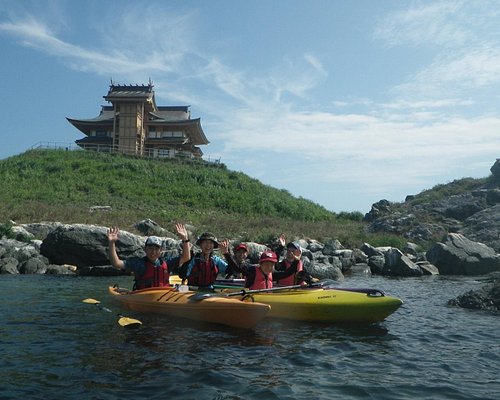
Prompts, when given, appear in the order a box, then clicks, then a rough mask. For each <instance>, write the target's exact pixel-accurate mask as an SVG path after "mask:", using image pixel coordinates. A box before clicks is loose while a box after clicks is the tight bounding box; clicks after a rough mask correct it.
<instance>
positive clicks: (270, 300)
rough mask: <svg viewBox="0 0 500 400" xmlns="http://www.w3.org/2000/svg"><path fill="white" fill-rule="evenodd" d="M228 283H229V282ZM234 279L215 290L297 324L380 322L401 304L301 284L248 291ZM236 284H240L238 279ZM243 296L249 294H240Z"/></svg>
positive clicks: (375, 293)
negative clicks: (311, 322) (304, 286)
mask: <svg viewBox="0 0 500 400" xmlns="http://www.w3.org/2000/svg"><path fill="white" fill-rule="evenodd" d="M230 281H231V280H230ZM234 281H235V280H232V282H229V283H228V284H227V285H225V284H224V282H225V280H222V281H218V283H216V284H215V288H216V289H215V291H216V292H217V293H220V294H219V296H220V295H222V296H228V297H233V296H234V297H236V298H239V299H241V300H244V301H255V302H259V303H264V304H269V305H270V306H271V311H270V312H269V314H268V317H274V318H285V319H291V320H297V321H317V322H364V323H366V322H368V323H372V322H379V321H382V320H384V319H385V318H387V317H388V316H389V315H391V314H392V313H393V312H395V311H396V310H397V309H398V308H399V307H400V306H401V305H402V304H403V302H402V301H401V300H400V299H398V298H396V297H392V296H387V295H386V294H385V293H384V292H382V291H381V290H377V289H339V288H330V287H328V286H325V287H321V286H317V287H314V285H315V284H313V287H306V288H297V287H298V286H300V285H297V286H293V287H289V288H280V287H273V288H272V289H268V290H267V291H266V290H264V291H258V290H257V291H251V290H248V289H244V288H243V287H242V286H237V285H234V284H233V283H234ZM237 281H238V283H239V284H242V283H241V282H240V281H243V282H244V280H237ZM170 282H171V283H172V282H174V283H181V280H180V278H179V277H178V276H176V275H173V276H172V275H171V276H170ZM242 291H244V293H248V294H240V293H242ZM215 296H217V294H213V295H212V294H206V295H200V296H199V298H211V297H215Z"/></svg>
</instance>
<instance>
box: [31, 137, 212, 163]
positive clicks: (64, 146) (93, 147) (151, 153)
mask: <svg viewBox="0 0 500 400" xmlns="http://www.w3.org/2000/svg"><path fill="white" fill-rule="evenodd" d="M35 149H60V150H68V151H69V150H72V151H75V150H89V151H97V152H101V153H115V152H118V153H122V154H127V155H132V156H142V157H145V158H181V159H183V160H193V161H196V160H199V159H198V158H196V157H192V155H191V154H187V153H185V152H176V153H175V155H174V157H171V156H160V155H158V154H157V151H156V152H155V149H154V148H145V149H144V154H142V155H139V154H137V153H135V152H134V151H132V150H130V151H125V150H124V149H118V146H112V145H109V144H86V145H80V146H78V145H76V144H75V143H64V142H38V143H36V144H34V145H33V146H31V147H30V148H29V149H28V150H35ZM155 153H156V154H155ZM202 160H203V161H206V162H210V163H215V164H220V162H221V160H220V157H219V158H214V157H211V156H210V155H208V156H204V158H203V159H202Z"/></svg>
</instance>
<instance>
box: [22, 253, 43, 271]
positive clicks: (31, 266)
mask: <svg viewBox="0 0 500 400" xmlns="http://www.w3.org/2000/svg"><path fill="white" fill-rule="evenodd" d="M18 269H19V272H20V273H21V274H45V272H46V271H47V264H46V263H45V262H44V261H43V260H42V259H40V258H38V257H33V258H30V259H29V260H26V261H23V262H21V263H20V264H19V267H18Z"/></svg>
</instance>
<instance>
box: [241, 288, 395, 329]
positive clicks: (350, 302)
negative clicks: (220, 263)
mask: <svg viewBox="0 0 500 400" xmlns="http://www.w3.org/2000/svg"><path fill="white" fill-rule="evenodd" d="M244 297H245V296H241V297H240V298H242V299H244ZM245 300H250V299H245ZM250 301H256V302H259V303H264V304H269V305H270V306H271V311H270V313H269V314H268V316H269V317H274V318H285V319H291V320H300V321H316V322H365V323H366V322H369V323H373V322H379V321H382V320H384V319H385V318H387V317H388V316H389V315H391V314H392V313H393V312H395V311H396V310H397V309H398V308H399V307H400V306H401V305H402V304H403V302H402V301H401V300H400V299H398V298H396V297H392V296H386V295H383V294H380V295H372V294H370V293H363V292H355V291H347V290H336V289H291V290H286V291H275V292H270V293H256V294H252V295H251V300H250Z"/></svg>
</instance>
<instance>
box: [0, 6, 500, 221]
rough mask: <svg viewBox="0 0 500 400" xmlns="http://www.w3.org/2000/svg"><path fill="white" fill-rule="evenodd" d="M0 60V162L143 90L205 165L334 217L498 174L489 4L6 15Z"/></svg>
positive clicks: (497, 33)
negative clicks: (190, 125)
mask: <svg viewBox="0 0 500 400" xmlns="http://www.w3.org/2000/svg"><path fill="white" fill-rule="evenodd" d="M0 54H1V60H2V61H1V63H0V72H1V75H2V79H1V80H0V117H1V119H2V128H1V130H0V136H1V138H2V140H1V142H0V159H5V158H7V157H10V156H13V155H17V154H20V153H23V152H24V151H26V150H28V149H29V148H30V147H32V146H35V145H37V144H39V143H41V142H42V143H45V144H53V143H60V144H67V143H72V144H74V141H75V140H77V139H81V138H82V137H83V136H82V133H81V132H79V131H78V130H77V129H76V128H74V127H73V126H72V125H70V124H69V123H68V122H67V120H66V117H71V118H81V119H86V118H93V117H96V116H97V115H98V114H99V111H100V109H101V106H102V105H106V104H107V103H106V102H105V100H104V99H103V96H104V95H106V94H107V92H108V89H109V84H110V82H111V80H113V82H114V83H115V84H147V83H148V81H149V79H151V80H152V82H153V84H154V90H155V97H156V103H157V104H158V105H163V106H165V105H190V110H191V116H192V118H201V124H202V127H203V130H204V132H205V135H206V136H207V138H208V139H209V141H210V144H209V145H207V146H202V147H201V149H202V151H203V152H204V154H205V155H204V158H205V159H207V160H218V159H220V161H221V162H222V163H224V164H225V165H226V166H227V167H228V168H229V169H230V170H233V171H241V172H243V173H245V174H247V175H249V176H251V177H253V178H256V179H258V180H260V181H261V182H263V183H264V184H267V185H271V186H273V187H275V188H278V189H284V190H287V191H288V192H290V193H291V194H292V195H294V196H297V197H303V198H306V199H309V200H312V201H313V202H315V203H317V204H320V205H322V206H324V207H325V208H327V209H328V210H331V211H334V212H354V211H359V212H362V213H366V212H368V211H369V210H370V208H371V205H372V204H373V203H375V202H377V201H379V200H381V199H387V200H389V201H394V202H401V201H404V199H405V197H406V196H407V195H410V194H417V193H420V192H421V191H423V190H426V189H430V188H432V187H434V186H435V185H438V184H444V183H448V182H451V181H453V180H455V179H460V178H464V177H473V178H482V177H486V176H488V175H490V168H491V166H492V165H493V164H494V163H495V161H496V159H497V158H500V101H499V100H500V0H475V1H439V0H432V1H404V0H402V1H395V0H390V1H387V0H377V1H373V0H350V1H347V0H342V1H341V0H246V1H238V0H211V1H206V0H182V1H177V0H170V1H155V0H148V1H142V0H134V1H127V0H120V1H117V0H108V1H101V0H98V1H93V0H85V1H83V0H82V1H73V0H54V1H44V0H33V1H29V0H12V1H11V0H2V1H0ZM0 185H1V183H0Z"/></svg>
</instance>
